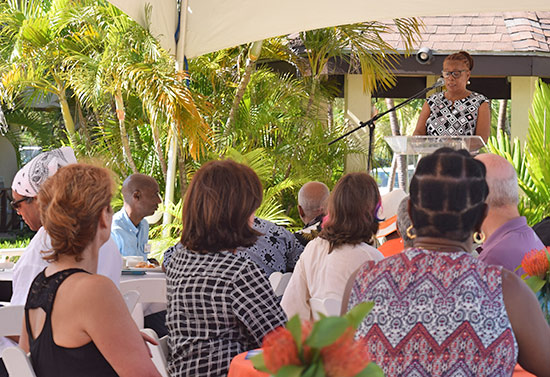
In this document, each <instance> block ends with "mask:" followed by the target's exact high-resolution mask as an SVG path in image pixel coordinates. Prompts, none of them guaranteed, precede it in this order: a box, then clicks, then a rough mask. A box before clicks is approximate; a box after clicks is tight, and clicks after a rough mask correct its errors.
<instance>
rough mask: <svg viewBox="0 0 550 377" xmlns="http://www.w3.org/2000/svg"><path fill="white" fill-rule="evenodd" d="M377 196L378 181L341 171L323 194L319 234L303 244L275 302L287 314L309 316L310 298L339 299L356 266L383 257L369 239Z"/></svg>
mask: <svg viewBox="0 0 550 377" xmlns="http://www.w3.org/2000/svg"><path fill="white" fill-rule="evenodd" d="M379 202H380V193H379V192H378V186H377V185H376V182H375V181H374V179H373V178H372V177H371V176H370V175H368V174H365V173H351V174H347V175H345V176H344V177H342V178H341V179H340V181H339V182H338V183H337V184H336V186H335V187H334V190H333V191H332V194H331V196H330V198H329V204H328V212H329V213H330V218H329V219H328V220H327V221H325V223H324V224H323V230H322V231H321V233H319V237H317V238H315V239H314V240H313V241H310V242H309V243H308V244H307V246H306V248H305V250H304V252H303V253H302V255H301V256H300V260H298V263H297V264H296V268H295V269H294V273H293V274H292V277H291V278H290V281H289V283H288V286H287V288H286V290H285V293H284V295H283V299H282V301H281V306H282V307H283V309H284V310H285V312H286V314H287V315H288V317H291V316H294V315H295V314H299V315H300V318H302V319H305V320H312V319H313V313H312V311H311V307H310V304H309V300H310V299H311V298H317V299H326V298H333V299H337V300H342V296H343V293H344V287H345V286H346V282H347V281H348V279H349V277H350V275H351V274H352V273H353V272H354V271H355V270H356V269H357V266H359V265H361V264H362V263H364V262H366V261H369V260H375V261H378V260H381V259H382V258H383V256H382V254H381V253H380V252H379V251H378V250H376V249H375V248H374V247H372V246H371V245H370V244H372V243H373V242H374V236H375V234H376V232H377V230H378V222H377V220H376V215H377V214H376V212H377V210H378V203H379Z"/></svg>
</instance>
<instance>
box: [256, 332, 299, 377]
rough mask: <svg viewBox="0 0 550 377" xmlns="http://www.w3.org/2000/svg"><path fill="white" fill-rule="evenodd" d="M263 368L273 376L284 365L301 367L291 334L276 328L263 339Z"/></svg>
mask: <svg viewBox="0 0 550 377" xmlns="http://www.w3.org/2000/svg"><path fill="white" fill-rule="evenodd" d="M262 349H263V355H264V362H265V366H266V368H267V369H269V371H270V372H271V373H273V374H275V373H277V371H278V370H279V369H280V368H281V367H283V366H285V365H301V363H300V358H299V357H298V348H297V347H296V343H295V342H294V338H292V334H291V333H290V331H288V330H287V329H286V328H285V327H278V328H276V329H275V330H273V331H272V332H270V333H269V334H267V335H266V336H265V337H264V340H263V343H262Z"/></svg>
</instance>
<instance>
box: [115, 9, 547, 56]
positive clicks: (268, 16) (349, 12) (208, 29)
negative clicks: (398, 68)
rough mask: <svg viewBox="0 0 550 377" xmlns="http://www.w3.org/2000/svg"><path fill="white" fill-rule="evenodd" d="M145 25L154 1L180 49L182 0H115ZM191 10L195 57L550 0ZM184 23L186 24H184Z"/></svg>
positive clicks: (186, 50)
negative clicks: (341, 29)
mask: <svg viewBox="0 0 550 377" xmlns="http://www.w3.org/2000/svg"><path fill="white" fill-rule="evenodd" d="M109 1H110V2H111V3H112V4H114V5H115V6H117V7H118V8H120V9H121V10H122V11H124V12H126V13H127V14H128V15H129V16H130V17H132V18H133V19H135V20H136V21H137V22H138V23H140V24H141V25H143V26H145V8H146V4H151V6H152V14H151V20H150V22H151V24H150V29H151V32H152V33H153V35H155V36H157V37H159V39H160V41H161V44H162V46H163V47H164V48H165V49H167V50H169V51H171V52H172V53H173V54H176V42H175V39H174V35H175V31H176V27H177V23H178V17H179V15H178V12H177V8H176V0H154V1H151V0H109ZM182 4H184V7H183V8H185V4H186V5H187V14H183V15H182V24H185V27H184V30H185V32H184V33H183V36H184V40H183V44H182V41H180V42H179V44H180V46H178V48H181V49H182V50H181V51H180V52H179V56H178V60H179V61H181V58H182V57H183V55H185V56H187V58H193V57H196V56H200V55H202V54H206V53H209V52H213V51H217V50H221V49H224V48H227V47H233V46H237V45H240V44H244V43H248V42H253V41H258V40H263V39H266V38H270V37H275V36H279V35H285V34H291V33H295V32H300V31H304V30H312V29H318V28H322V27H328V26H335V25H345V24H351V23H356V22H362V21H371V20H388V19H392V18H399V17H412V16H430V15H443V14H458V13H484V12H506V11H537V10H540V11H550V1H549V0H524V1H517V0H482V1H480V0H461V1H455V2H446V1H434V0H394V1H390V2H388V3H385V2H380V0H342V1H339V2H335V1H333V0H330V1H329V0H279V1H272V0H269V1H267V0H182ZM182 29H183V27H182Z"/></svg>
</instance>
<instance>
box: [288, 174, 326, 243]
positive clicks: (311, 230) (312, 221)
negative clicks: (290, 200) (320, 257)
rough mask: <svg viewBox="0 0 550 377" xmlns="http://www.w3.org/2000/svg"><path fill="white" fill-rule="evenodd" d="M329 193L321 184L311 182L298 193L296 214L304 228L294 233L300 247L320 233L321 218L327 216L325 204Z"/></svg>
mask: <svg viewBox="0 0 550 377" xmlns="http://www.w3.org/2000/svg"><path fill="white" fill-rule="evenodd" d="M329 195H330V191H329V189H328V187H327V185H325V184H324V183H322V182H317V181H311V182H308V183H306V184H305V185H303V186H302V188H300V191H299V192H298V213H299V214H300V218H301V219H302V221H303V222H304V224H305V226H304V228H303V229H302V230H299V231H298V232H296V233H295V236H296V238H297V239H298V241H300V243H301V244H302V245H304V246H305V245H307V243H308V242H309V241H311V240H312V239H314V238H315V237H317V234H318V233H319V232H320V231H321V223H322V222H323V217H325V216H326V214H327V203H328V197H329Z"/></svg>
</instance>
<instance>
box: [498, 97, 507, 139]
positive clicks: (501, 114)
mask: <svg viewBox="0 0 550 377" xmlns="http://www.w3.org/2000/svg"><path fill="white" fill-rule="evenodd" d="M498 102H499V108H498V122H497V131H499V132H498V133H497V135H500V133H501V132H503V133H506V132H507V127H506V112H507V108H508V100H507V99H501V100H499V101H498Z"/></svg>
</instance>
